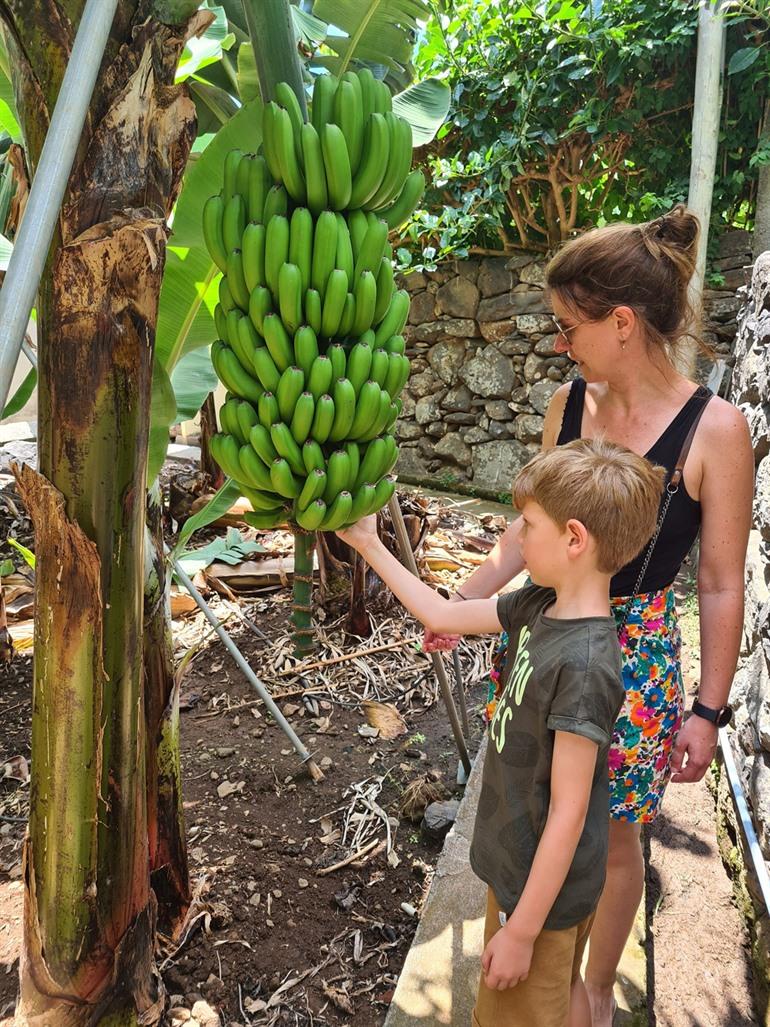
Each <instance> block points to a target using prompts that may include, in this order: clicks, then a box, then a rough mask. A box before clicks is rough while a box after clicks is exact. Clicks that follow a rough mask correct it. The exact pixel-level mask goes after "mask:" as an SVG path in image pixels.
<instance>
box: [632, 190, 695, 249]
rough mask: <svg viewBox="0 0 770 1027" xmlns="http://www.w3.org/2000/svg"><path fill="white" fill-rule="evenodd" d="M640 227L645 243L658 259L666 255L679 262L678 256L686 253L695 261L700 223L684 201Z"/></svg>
mask: <svg viewBox="0 0 770 1027" xmlns="http://www.w3.org/2000/svg"><path fill="white" fill-rule="evenodd" d="M639 229H640V231H641V233H642V239H643V240H644V245H645V246H646V247H647V249H648V250H649V251H650V253H651V254H652V256H653V257H655V258H656V259H658V258H660V257H661V256H662V255H665V256H667V257H670V258H671V259H673V260H674V261H675V262H677V261H676V256H679V258H680V259H681V257H682V256H683V255H684V256H686V257H687V258H689V260H692V261H693V262H694V260H695V252H696V249H697V245H698V234H699V232H700V223H699V221H698V219H697V217H696V216H695V215H694V214H692V213H691V212H690V211H689V210H687V208H686V207H685V205H684V204H683V203H678V204H677V205H676V206H675V207H673V208H672V209H671V210H670V211H668V212H667V213H666V214H661V215H660V217H657V218H655V219H654V220H653V221H647V222H646V223H645V224H643V225H640V226H639ZM672 251H673V252H672ZM675 254H676V256H675Z"/></svg>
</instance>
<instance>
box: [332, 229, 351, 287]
mask: <svg viewBox="0 0 770 1027" xmlns="http://www.w3.org/2000/svg"><path fill="white" fill-rule="evenodd" d="M335 264H336V266H337V267H338V268H339V269H340V271H344V272H345V274H346V275H347V276H348V281H349V282H352V281H353V267H354V261H353V243H352V242H351V241H350V232H349V231H348V223H347V221H346V220H345V218H344V217H343V215H342V214H340V213H339V212H338V213H337V256H336V260H335Z"/></svg>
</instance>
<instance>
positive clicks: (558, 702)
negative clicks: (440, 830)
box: [470, 585, 623, 930]
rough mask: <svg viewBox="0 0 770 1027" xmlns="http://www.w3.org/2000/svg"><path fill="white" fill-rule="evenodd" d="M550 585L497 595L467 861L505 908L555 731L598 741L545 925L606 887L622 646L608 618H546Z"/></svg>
mask: <svg viewBox="0 0 770 1027" xmlns="http://www.w3.org/2000/svg"><path fill="white" fill-rule="evenodd" d="M555 598H556V597H555V593H554V592H553V590H552V589H546V588H540V587H539V586H537V585H526V586H525V587H524V588H522V589H519V590H518V591H516V592H510V593H508V594H507V595H504V596H501V597H500V599H499V600H498V604H497V612H498V616H499V618H500V623H501V624H502V625H503V627H504V628H505V630H506V631H507V632H508V636H509V641H508V655H507V659H506V663H505V667H504V670H503V677H502V682H503V688H502V692H501V695H500V699H499V701H498V704H497V709H496V710H495V714H494V716H493V718H492V721H491V723H490V725H489V744H488V746H487V755H486V760H485V763H484V772H483V777H482V786H481V796H480V798H479V808H478V813H477V815H476V825H475V828H474V833H473V842H472V845H471V852H470V859H471V865H472V867H473V869H474V871H475V873H476V874H477V875H478V876H479V877H480V878H481V879H482V880H483V881H485V882H486V883H487V884H488V885H489V886H490V887H491V888H492V891H493V892H494V894H495V897H496V899H497V901H498V904H499V905H500V908H501V909H502V910H504V911H505V912H506V913H508V914H509V915H510V913H511V912H512V911H513V909H514V907H515V906H516V903H517V902H518V901H519V898H520V897H521V893H522V891H523V889H524V885H525V884H526V882H527V877H528V876H529V872H530V868H531V866H532V861H533V859H534V856H535V850H536V849H537V846H538V842H539V841H540V836H541V834H542V833H543V828H544V827H545V822H546V818H547V816H548V807H549V803H550V796H551V762H552V759H553V745H554V738H555V732H556V731H571V732H573V733H574V734H578V735H583V736H584V737H586V738H590V739H591V741H593V742H596V744H597V745H598V746H599V752H598V754H597V757H596V769H595V771H594V777H593V783H592V786H591V797H590V801H589V806H588V813H587V815H586V821H585V827H584V828H583V833H582V835H581V836H580V841H579V842H578V846H577V849H576V851H575V857H574V859H573V861H572V865H571V867H570V869H569V872H568V874H567V878H566V880H565V882H564V885H563V887H562V889H561V891H560V892H559V894H558V896H557V898H556V901H555V902H554V904H553V906H552V907H551V911H550V913H549V914H548V918H547V920H546V922H545V924H544V927H545V928H546V929H548V930H563V929H564V928H567V927H572V926H573V925H574V924H577V923H580V921H581V920H584V919H585V918H586V917H587V916H589V915H590V914H591V912H592V911H593V910H594V909H595V908H596V904H597V902H598V901H599V896H600V894H601V891H602V887H603V886H604V876H605V872H606V864H607V841H608V830H609V785H608V779H607V755H608V750H609V743H610V738H611V737H612V728H613V725H614V723H615V719H616V718H617V715H618V712H619V710H620V705H621V702H622V700H623V686H622V683H621V668H620V647H619V645H618V636H617V632H616V628H615V622H614V620H613V618H612V617H609V616H607V617H581V618H578V619H575V620H561V619H556V618H554V617H547V616H546V615H545V612H544V611H545V610H547V609H548V607H549V606H551V605H552V604H553V602H554V600H555Z"/></svg>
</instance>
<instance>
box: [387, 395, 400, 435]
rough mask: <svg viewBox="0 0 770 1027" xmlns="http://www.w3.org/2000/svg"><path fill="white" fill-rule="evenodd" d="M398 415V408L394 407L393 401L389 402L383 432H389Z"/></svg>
mask: <svg viewBox="0 0 770 1027" xmlns="http://www.w3.org/2000/svg"><path fill="white" fill-rule="evenodd" d="M398 414H399V410H398V406H397V405H396V403H395V402H394V401H391V404H390V412H389V413H388V419H387V421H386V422H385V431H390V430H391V429H392V427H393V425H394V424H395V423H396V421H397V420H398Z"/></svg>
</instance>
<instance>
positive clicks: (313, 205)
mask: <svg viewBox="0 0 770 1027" xmlns="http://www.w3.org/2000/svg"><path fill="white" fill-rule="evenodd" d="M300 141H301V144H302V159H303V161H304V163H305V185H306V187H307V205H308V207H309V208H310V210H311V212H312V214H313V215H314V216H315V217H318V215H319V214H320V213H321V211H322V210H325V209H326V204H327V202H328V199H329V192H328V190H327V188H326V169H325V168H324V158H323V152H322V150H321V138H320V136H319V135H318V132H317V130H316V128H315V126H314V125H311V124H305V125H303V126H302V131H301V133H300Z"/></svg>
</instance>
